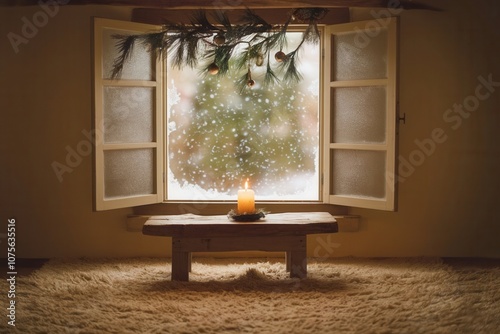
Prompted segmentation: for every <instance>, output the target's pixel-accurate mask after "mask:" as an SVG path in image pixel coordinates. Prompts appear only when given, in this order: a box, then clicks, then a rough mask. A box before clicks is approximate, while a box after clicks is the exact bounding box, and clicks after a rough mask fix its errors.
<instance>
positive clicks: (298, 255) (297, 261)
mask: <svg viewBox="0 0 500 334" xmlns="http://www.w3.org/2000/svg"><path fill="white" fill-rule="evenodd" d="M288 253H290V277H298V278H306V277H307V255H306V250H305V249H304V250H300V251H291V252H287V255H288ZM287 263H288V262H287Z"/></svg>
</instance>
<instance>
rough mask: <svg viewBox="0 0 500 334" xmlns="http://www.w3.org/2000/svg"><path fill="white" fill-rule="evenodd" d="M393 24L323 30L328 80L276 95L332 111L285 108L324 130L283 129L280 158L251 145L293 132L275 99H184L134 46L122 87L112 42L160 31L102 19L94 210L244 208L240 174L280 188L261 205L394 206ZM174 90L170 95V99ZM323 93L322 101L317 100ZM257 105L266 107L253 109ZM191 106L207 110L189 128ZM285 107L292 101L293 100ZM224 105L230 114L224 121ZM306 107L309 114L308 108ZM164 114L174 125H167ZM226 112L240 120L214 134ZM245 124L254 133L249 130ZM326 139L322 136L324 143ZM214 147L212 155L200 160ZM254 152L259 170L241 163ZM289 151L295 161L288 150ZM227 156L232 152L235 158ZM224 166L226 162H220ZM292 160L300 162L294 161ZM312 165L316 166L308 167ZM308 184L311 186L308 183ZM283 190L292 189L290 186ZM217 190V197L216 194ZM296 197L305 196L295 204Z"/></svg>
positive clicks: (208, 94)
mask: <svg viewBox="0 0 500 334" xmlns="http://www.w3.org/2000/svg"><path fill="white" fill-rule="evenodd" d="M388 22H389V24H388V25H385V24H384V25H382V24H379V26H378V29H377V30H376V31H375V30H373V25H367V24H366V23H363V22H355V23H352V24H342V25H336V26H333V27H327V28H326V29H325V45H324V47H325V57H324V60H325V61H324V64H322V67H323V70H322V72H321V73H322V82H321V81H318V82H317V83H314V79H312V81H311V82H309V83H306V85H308V86H307V88H306V90H307V89H310V90H311V94H309V95H307V94H303V95H302V94H296V93H294V92H295V91H294V89H290V88H288V90H287V89H283V90H282V91H281V92H280V93H279V94H281V98H282V99H283V100H285V99H288V100H289V101H296V102H300V103H307V104H309V105H313V104H316V106H319V105H321V104H323V108H322V109H321V108H319V110H323V112H318V111H315V113H316V116H314V115H304V114H301V113H303V109H304V107H303V106H301V105H300V103H297V104H295V103H292V104H293V105H291V106H287V107H291V109H293V110H294V111H293V115H294V116H297V117H298V118H299V119H300V118H302V117H303V118H305V119H307V121H309V124H312V125H311V126H310V129H309V130H308V131H310V132H311V133H315V134H309V135H303V134H301V135H300V136H298V135H295V134H294V131H296V130H295V129H289V128H288V129H284V130H283V133H284V134H285V135H286V134H288V136H289V137H290V138H289V139H291V140H289V141H288V142H286V141H283V143H286V144H282V147H281V149H283V151H279V152H277V153H276V154H275V155H273V152H272V150H273V148H271V149H270V151H265V149H264V147H263V145H261V142H259V143H258V145H256V146H254V147H252V146H251V144H252V143H251V141H250V140H249V139H250V138H252V141H253V140H260V141H264V139H265V136H263V135H261V134H259V133H257V132H256V130H255V129H257V128H258V127H259V126H261V127H262V128H264V129H260V131H263V133H265V132H266V131H274V132H275V133H276V132H279V131H280V126H282V127H290V126H298V125H294V124H293V123H292V122H290V121H287V122H284V123H286V125H283V124H280V122H279V116H280V113H281V111H280V110H281V109H278V108H275V109H274V110H273V109H272V108H269V107H267V106H266V104H273V103H275V102H272V99H271V98H270V97H268V96H265V95H261V96H259V95H258V94H262V92H261V91H259V90H254V91H253V90H252V91H249V92H248V94H249V95H248V96H239V95H238V94H229V95H226V93H224V94H225V95H226V96H225V99H223V100H225V101H217V100H216V96H215V95H216V94H217V93H216V92H214V90H211V89H210V87H211V85H216V84H217V83H215V81H214V80H212V79H211V78H206V79H205V82H204V83H203V85H201V86H200V85H199V87H198V92H197V93H196V94H195V95H194V96H193V98H192V99H191V100H190V101H187V102H186V101H185V100H184V101H182V103H181V101H180V100H179V98H178V95H177V94H178V92H179V90H180V89H185V88H186V87H188V86H184V85H182V84H181V82H180V81H181V78H179V77H177V78H175V76H170V77H169V79H168V81H167V80H164V78H162V76H161V74H162V73H163V72H162V64H161V63H160V62H157V61H155V60H154V59H152V58H151V56H150V55H149V54H148V53H147V52H146V51H145V50H141V49H140V48H135V49H134V53H135V54H133V55H132V57H131V58H130V59H131V63H129V64H128V70H126V71H125V72H124V73H123V74H122V77H121V79H120V80H109V75H108V73H110V66H111V64H112V63H111V61H112V59H114V57H115V55H116V53H114V50H113V47H114V41H113V40H112V37H111V36H112V35H113V34H117V33H119V34H124V33H141V32H145V31H151V30H153V29H156V27H154V26H149V25H144V24H136V23H130V22H118V21H112V20H104V19H96V20H95V25H94V26H95V33H94V41H95V60H94V65H95V129H96V138H95V141H96V143H95V155H96V159H95V160H96V166H95V174H96V177H95V179H96V187H95V189H96V194H95V199H96V200H95V203H96V209H97V210H105V209H110V208H118V207H126V206H136V205H144V204H149V203H158V202H161V201H163V200H164V198H166V196H168V198H169V199H175V200H189V199H196V200H205V199H209V200H210V199H234V200H236V196H235V195H234V196H231V191H233V192H234V194H236V191H237V188H235V187H234V185H235V184H238V185H241V181H242V180H243V178H246V177H250V178H255V179H256V180H257V181H256V182H261V183H262V186H264V185H265V183H266V182H267V183H269V184H270V185H271V186H270V187H269V188H267V189H266V190H265V191H263V195H264V196H266V194H268V195H269V197H264V196H263V198H261V200H263V199H276V196H280V195H281V196H282V197H280V198H281V199H291V200H302V201H303V200H313V201H314V200H321V201H322V202H325V203H332V204H341V205H351V206H362V207H369V208H376V209H384V210H393V209H394V203H395V196H394V191H395V189H394V179H395V178H394V171H395V155H396V152H395V147H396V138H395V133H396V131H395V126H396V121H395V113H396V110H395V108H396V72H395V69H396V59H395V55H396V45H395V43H396V23H395V20H394V19H391V20H388ZM364 27H367V28H364ZM368 27H369V28H368ZM359 34H365V35H366V36H368V39H364V41H365V43H364V44H361V45H360V43H359V39H360V37H359ZM366 36H362V37H366ZM366 41H367V42H366ZM316 57H317V56H316ZM317 58H318V57H317ZM317 58H316V59H317ZM320 67H321V66H318V68H320ZM172 74H174V73H173V72H172ZM320 76H321V75H320ZM220 84H221V85H224V83H220ZM315 87H319V88H322V89H317V88H315ZM301 89H304V87H302V88H301ZM167 90H168V92H169V93H168V94H163V93H164V92H166V91H167ZM318 91H319V92H321V94H317V92H318ZM315 94H316V95H315ZM166 95H167V96H166ZM212 95H213V96H212ZM319 95H321V96H319ZM253 99H255V100H256V101H259V100H260V101H259V102H258V103H256V102H255V101H250V100H253ZM247 100H248V101H247ZM304 101H305V102H304ZM246 102H248V104H247V103H246ZM183 103H187V104H188V107H187V108H186V110H192V108H191V107H192V106H190V104H197V107H199V108H196V109H198V110H199V111H198V113H197V114H196V115H194V114H191V116H190V118H188V120H186V117H184V116H180V114H179V105H180V104H183ZM221 104H224V106H221ZM229 104H231V106H229ZM286 104H289V103H288V101H287V103H286ZM219 109H220V110H219ZM222 109H226V110H228V112H227V114H226V115H223V114H221V112H222ZM247 109H253V110H248V113H254V114H255V115H260V116H259V117H260V118H259V117H256V118H254V119H253V120H251V121H248V120H245V119H242V118H243V117H244V116H245V113H244V111H245V110H247ZM306 109H308V110H311V108H310V107H308V108H306ZM165 110H167V115H166V116H167V117H165V119H164V116H165V112H164V111H165ZM200 110H201V112H200ZM212 111H214V112H212ZM283 113H284V111H283ZM218 115H220V117H222V116H227V117H229V118H230V119H232V121H231V122H233V123H232V124H231V126H229V125H228V126H227V127H226V126H224V129H216V130H217V131H215V132H214V129H215V128H216V127H217V125H218V124H221V123H224V122H223V121H221V120H220V119H218V117H219V116H218ZM289 116H290V115H288V116H286V117H289ZM270 117H276V119H275V120H273V122H276V123H272V122H271V118H270ZM282 117H285V116H283V115H282ZM294 118H295V117H294ZM311 119H312V121H311ZM188 121H189V122H191V123H193V122H199V123H198V124H201V125H202V126H195V127H192V129H196V131H198V133H195V134H193V135H192V136H191V137H182V136H181V134H182V133H183V132H186V129H187V128H182V127H183V126H184V125H185V124H184V123H186V122H188ZM213 121H215V123H213ZM183 122H184V123H183ZM238 122H239V123H238ZM245 122H246V123H247V126H246V127H243V126H241V124H243V123H245ZM304 122H305V123H307V122H306V121H304ZM238 124H240V126H238ZM275 124H276V125H275ZM271 126H272V128H271ZM266 127H267V128H266ZM180 129H182V130H180ZM306 129H307V127H306ZM179 130H180V131H179ZM306 132H307V131H306ZM321 132H322V134H323V136H322V137H320V136H319V135H318V134H319V133H321ZM289 134H294V135H289ZM218 137H219V138H218ZM200 138H201V139H200ZM207 138H208V141H207ZM269 138H271V137H269ZM200 140H202V143H201V145H200V143H199V141H200ZM218 140H219V141H218ZM304 140H306V141H309V143H307V145H305V146H301V145H302V144H299V141H304ZM190 142H197V143H196V144H197V145H190V144H189V143H190ZM164 143H166V144H167V145H164ZM229 143H231V146H230V145H229ZM318 143H319V144H318ZM224 145H226V146H224ZM286 145H288V147H286ZM318 145H319V146H318ZM276 147H280V146H279V145H278V146H276ZM276 147H275V148H274V150H275V151H276ZM314 148H316V152H314V150H315V149H314ZM318 148H319V149H318ZM207 150H209V151H214V152H209V154H205V153H206V152H205V153H203V151H207ZM225 150H226V151H225ZM249 150H250V152H251V153H252V154H253V155H254V157H255V160H256V162H255V163H254V166H253V168H248V166H244V164H245V163H246V162H247V161H248V159H243V158H242V157H243V156H244V155H245V154H247V153H249ZM286 150H289V151H288V152H289V154H286V153H284V152H286ZM164 151H165V152H166V154H165V155H164ZM200 152H201V153H200ZM224 152H227V157H225V155H224V154H225V153H224ZM291 152H293V153H291ZM202 153H203V154H202ZM276 155H284V156H285V157H286V159H285V160H286V162H285V161H270V160H271V159H273V160H276V159H277V157H276ZM301 155H303V156H307V157H306V159H302V160H300V156H301ZM235 156H236V157H235ZM225 158H227V159H228V160H227V161H215V160H214V159H220V160H224V159H225ZM240 158H241V159H240ZM211 159H212V160H211ZM266 159H267V160H266ZM290 159H298V160H296V161H292V162H291V163H290V164H288V160H290ZM180 161H182V163H183V164H184V165H182V164H180V163H179V162H180ZM306 161H309V162H310V161H314V163H313V164H311V163H309V164H307V163H305V162H306ZM271 162H273V163H275V164H274V165H272V164H271ZM200 165H201V167H202V168H200ZM269 166H274V167H272V168H270V167H269ZM224 168H228V169H227V170H224ZM215 169H223V170H219V171H217V172H219V174H217V173H214V172H216V171H214V170H215ZM290 170H293V171H294V173H296V181H298V182H297V183H298V184H304V183H307V184H308V185H309V184H310V182H309V180H315V181H316V182H315V183H313V185H312V187H301V188H300V187H299V188H300V189H299V190H297V188H296V187H295V186H294V180H293V179H291V177H290V175H289V174H290V173H289V171H290ZM241 171H243V172H241ZM258 173H261V175H260V176H259V174H258ZM266 173H268V175H271V174H273V177H274V176H275V175H274V174H281V175H278V177H277V178H276V179H274V180H273V182H271V181H267V178H266ZM301 173H302V174H301ZM391 176H392V177H391ZM194 177H198V180H194V179H193V178H194ZM304 177H308V178H309V179H307V181H306V179H305V178H304ZM219 178H221V179H220V180H219ZM164 179H165V180H164ZM222 179H224V180H222ZM319 180H323V182H322V183H321V182H319ZM202 182H205V183H206V187H204V189H203V190H202V191H200V188H203V187H200V184H202ZM314 184H316V185H317V186H314ZM285 186H289V188H290V189H289V190H287V189H285ZM294 187H295V188H294ZM259 188H260V185H259ZM262 189H264V188H262ZM284 192H285V193H284ZM214 193H215V194H216V195H215V196H212V197H211V194H214ZM164 194H165V195H164ZM297 194H300V196H299V197H294V196H296V195H297ZM257 200H259V198H257Z"/></svg>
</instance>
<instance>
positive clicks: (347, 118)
mask: <svg viewBox="0 0 500 334" xmlns="http://www.w3.org/2000/svg"><path fill="white" fill-rule="evenodd" d="M330 96H331V97H332V104H331V105H332V117H331V119H332V131H331V134H332V142H333V143H384V142H385V132H386V106H387V97H386V88H385V87H380V86H377V87H352V88H332V93H331V95H330Z"/></svg>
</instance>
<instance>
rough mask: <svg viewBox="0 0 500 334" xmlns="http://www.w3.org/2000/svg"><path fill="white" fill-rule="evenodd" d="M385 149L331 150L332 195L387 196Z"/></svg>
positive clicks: (381, 197)
mask: <svg viewBox="0 0 500 334" xmlns="http://www.w3.org/2000/svg"><path fill="white" fill-rule="evenodd" d="M385 154H386V153H385V152H384V151H357V150H332V151H331V166H332V170H331V173H332V175H331V177H330V180H331V182H332V184H331V186H330V189H331V190H332V192H331V194H332V195H344V196H359V197H367V198H379V199H383V198H385V182H384V180H385V170H386V168H385V158H386V157H385Z"/></svg>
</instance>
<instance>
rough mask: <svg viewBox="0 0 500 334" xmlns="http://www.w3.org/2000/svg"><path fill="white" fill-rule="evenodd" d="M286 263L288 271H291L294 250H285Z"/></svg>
mask: <svg viewBox="0 0 500 334" xmlns="http://www.w3.org/2000/svg"><path fill="white" fill-rule="evenodd" d="M285 264H286V272H287V273H289V272H290V270H291V269H292V252H290V251H286V252H285Z"/></svg>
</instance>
